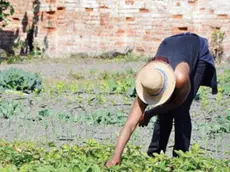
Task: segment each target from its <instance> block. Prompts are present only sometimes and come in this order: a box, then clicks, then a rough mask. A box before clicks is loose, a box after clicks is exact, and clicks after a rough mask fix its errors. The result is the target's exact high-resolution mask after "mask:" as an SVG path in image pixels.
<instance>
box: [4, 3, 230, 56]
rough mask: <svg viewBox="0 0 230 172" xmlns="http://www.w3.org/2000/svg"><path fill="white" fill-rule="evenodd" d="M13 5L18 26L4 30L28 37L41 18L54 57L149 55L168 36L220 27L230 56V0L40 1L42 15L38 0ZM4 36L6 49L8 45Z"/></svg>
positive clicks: (42, 38)
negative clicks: (124, 51)
mask: <svg viewBox="0 0 230 172" xmlns="http://www.w3.org/2000/svg"><path fill="white" fill-rule="evenodd" d="M10 2H11V3H12V4H13V5H14V7H15V10H16V12H15V14H14V16H13V17H12V21H13V22H12V23H11V24H10V25H8V26H7V27H6V28H4V30H6V31H7V32H10V35H11V38H10V42H12V40H11V39H12V37H13V38H14V37H15V34H18V35H20V37H21V39H25V38H26V35H27V34H26V28H28V27H30V26H31V24H32V22H33V20H34V17H35V16H37V17H38V26H37V27H36V37H35V39H34V41H36V42H38V43H39V45H40V46H43V47H45V49H46V54H47V55H49V56H52V57H54V56H64V55H71V54H76V53H80V52H84V53H85V52H87V53H89V54H95V53H96V54H98V53H103V52H107V51H110V50H114V49H119V48H125V47H127V46H134V47H135V49H134V51H135V52H136V53H143V54H147V55H149V54H154V52H155V50H156V48H157V46H158V45H159V43H160V41H162V39H164V38H165V37H166V36H170V35H172V34H175V33H180V32H187V31H190V32H196V33H198V34H200V35H201V36H205V37H207V38H210V36H211V34H212V32H213V30H214V29H219V30H221V31H223V32H225V33H226V37H225V39H224V42H223V45H224V50H225V56H229V55H230V37H229V34H230V1H229V0H39V1H38V2H39V3H40V5H39V8H38V9H37V10H36V11H33V0H10ZM16 31H17V32H18V33H16ZM2 35H5V34H3V33H2V32H0V39H1V41H0V46H1V45H2V44H4V45H5V44H7V36H6V35H5V36H4V37H2ZM3 39H4V41H3ZM3 42H5V43H3ZM8 42H9V41H8Z"/></svg>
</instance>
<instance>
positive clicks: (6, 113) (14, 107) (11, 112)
mask: <svg viewBox="0 0 230 172" xmlns="http://www.w3.org/2000/svg"><path fill="white" fill-rule="evenodd" d="M21 112H22V107H21V104H20V103H19V102H18V101H16V100H1V101H0V117H3V118H6V119H8V118H11V117H14V116H17V115H20V113H21Z"/></svg>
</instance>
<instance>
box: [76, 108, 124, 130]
mask: <svg viewBox="0 0 230 172" xmlns="http://www.w3.org/2000/svg"><path fill="white" fill-rule="evenodd" d="M125 120H126V116H125V115H124V113H122V112H110V111H108V110H104V109H98V110H96V111H94V112H92V113H91V114H89V113H80V114H78V115H77V116H76V117H75V118H74V121H75V122H83V123H86V124H88V125H101V124H103V125H118V126H121V125H123V124H124V122H125Z"/></svg>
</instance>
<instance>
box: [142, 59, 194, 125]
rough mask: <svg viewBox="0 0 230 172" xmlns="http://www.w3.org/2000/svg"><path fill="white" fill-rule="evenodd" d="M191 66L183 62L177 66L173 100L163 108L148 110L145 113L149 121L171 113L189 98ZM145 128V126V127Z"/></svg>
mask: <svg viewBox="0 0 230 172" xmlns="http://www.w3.org/2000/svg"><path fill="white" fill-rule="evenodd" d="M189 70H190V68H189V66H188V64H187V63H185V62H183V63H180V64H179V65H177V67H176V69H175V76H176V87H175V91H174V93H173V95H174V96H173V98H172V99H171V100H170V101H168V102H166V103H165V104H163V105H162V106H158V107H156V108H153V109H150V110H147V111H146V112H145V115H146V119H147V120H149V119H151V117H153V116H155V115H159V114H164V113H166V112H168V111H171V110H173V109H175V108H177V107H178V106H180V105H181V104H182V103H183V102H184V101H185V100H186V98H187V97H188V94H189V92H190V90H191V83H190V78H189ZM143 126H145V125H143Z"/></svg>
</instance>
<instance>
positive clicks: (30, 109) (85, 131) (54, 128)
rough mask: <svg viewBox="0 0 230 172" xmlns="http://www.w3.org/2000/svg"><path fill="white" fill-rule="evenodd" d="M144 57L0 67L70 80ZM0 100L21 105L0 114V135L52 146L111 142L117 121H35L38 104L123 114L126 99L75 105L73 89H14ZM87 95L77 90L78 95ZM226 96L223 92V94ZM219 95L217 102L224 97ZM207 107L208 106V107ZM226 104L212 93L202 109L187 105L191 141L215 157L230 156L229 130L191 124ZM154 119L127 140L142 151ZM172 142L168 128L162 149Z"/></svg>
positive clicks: (134, 66) (211, 115)
mask: <svg viewBox="0 0 230 172" xmlns="http://www.w3.org/2000/svg"><path fill="white" fill-rule="evenodd" d="M144 63H145V62H144V60H141V61H139V62H138V61H135V62H116V61H108V60H98V59H62V60H60V59H59V60H57V59H48V60H42V61H41V60H34V61H30V62H24V63H21V64H10V65H8V64H1V66H0V70H5V69H7V68H9V67H16V68H20V69H23V70H25V71H30V72H36V73H39V74H40V75H41V76H42V78H43V79H44V80H46V81H47V82H49V81H53V80H55V81H57V80H58V81H59V80H60V81H67V80H70V78H69V73H70V71H71V72H77V73H79V72H80V73H81V74H82V75H84V76H85V78H87V77H93V76H92V71H94V73H95V74H97V73H98V72H101V71H109V72H111V71H114V72H122V71H125V70H129V69H132V70H134V71H138V70H139V69H140V67H141V66H142V65H143V64H144ZM0 96H1V99H2V100H17V101H19V102H20V104H21V105H22V106H23V112H22V113H21V115H19V116H17V117H15V118H11V119H4V118H1V119H0V130H1V132H0V138H2V139H5V140H9V141H16V140H23V141H36V142H39V143H44V142H50V141H53V142H55V143H56V144H57V145H61V144H64V143H69V144H82V143H84V142H85V141H86V140H87V139H96V140H98V141H99V142H108V143H110V144H115V143H116V139H117V136H118V134H119V132H120V130H121V126H115V125H97V126H95V125H92V124H91V125H90V124H85V123H70V122H63V123H62V122H60V121H57V120H53V119H50V120H49V119H47V120H41V119H40V118H39V117H38V113H39V111H41V110H44V109H51V110H52V112H53V113H59V112H65V113H69V114H72V115H74V116H77V115H78V114H79V113H82V112H86V113H92V112H94V111H95V110H97V109H110V110H111V111H115V112H116V111H122V112H123V113H124V117H126V116H127V115H128V114H129V111H130V107H131V103H132V99H130V100H129V101H128V103H126V104H122V103H123V102H122V99H123V97H124V95H107V96H109V98H110V99H113V100H115V101H116V102H118V104H119V103H120V102H121V103H120V105H118V106H112V105H110V104H109V103H108V104H104V105H98V104H96V103H95V104H93V105H88V104H87V102H83V103H82V104H76V101H73V100H74V99H76V98H77V97H78V96H79V95H77V94H63V95H59V96H56V97H51V96H49V95H47V94H46V93H41V94H39V95H36V96H35V95H33V94H23V95H19V94H16V93H6V92H4V93H1V95H0ZM87 96H89V95H88V94H82V97H83V98H86V97H87ZM225 100H228V101H229V97H225ZM225 100H223V101H225ZM211 107H212V108H213V109H214V110H213V111H211V112H210V111H209V109H210V108H211ZM225 108H226V105H223V106H221V107H220V106H218V105H217V104H216V98H215V96H213V95H211V94H210V95H209V96H208V106H207V107H206V108H203V107H202V106H201V103H200V102H199V101H194V102H193V105H192V107H191V116H192V123H193V126H194V129H193V132H192V143H191V144H194V143H198V144H200V145H201V146H202V148H203V149H206V150H207V153H208V154H211V155H212V156H213V157H215V158H230V145H229V143H230V137H229V134H228V133H226V134H224V133H222V134H215V135H212V137H211V136H210V135H207V134H206V133H205V131H204V130H203V129H202V128H199V127H198V128H196V125H197V122H203V123H204V124H206V123H207V124H208V123H209V122H210V121H212V120H214V119H215V118H216V117H217V115H218V112H221V111H223V110H224V109H225ZM153 122H154V119H153V121H152V122H151V123H150V124H149V126H148V127H145V128H140V127H138V128H137V129H136V131H135V133H134V135H133V136H132V138H131V143H133V144H136V145H139V146H141V147H143V151H146V150H147V148H148V145H149V143H150V141H151V136H152V128H153V125H154V123H153ZM173 144H174V131H172V133H171V136H170V140H169V144H168V149H167V154H168V155H169V156H171V152H172V148H173Z"/></svg>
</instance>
